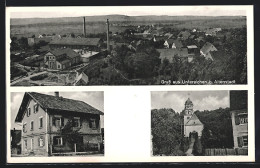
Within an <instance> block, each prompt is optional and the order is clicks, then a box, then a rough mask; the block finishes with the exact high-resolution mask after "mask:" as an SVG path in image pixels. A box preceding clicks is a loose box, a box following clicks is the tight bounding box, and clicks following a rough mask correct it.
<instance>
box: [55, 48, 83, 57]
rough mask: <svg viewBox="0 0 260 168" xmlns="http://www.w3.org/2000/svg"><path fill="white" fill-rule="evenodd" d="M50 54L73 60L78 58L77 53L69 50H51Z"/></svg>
mask: <svg viewBox="0 0 260 168" xmlns="http://www.w3.org/2000/svg"><path fill="white" fill-rule="evenodd" d="M50 52H51V53H52V54H53V55H55V56H59V55H64V54H66V55H67V56H68V57H69V58H75V57H78V56H80V55H79V54H78V53H76V52H75V51H74V50H72V49H71V48H57V49H54V50H51V51H50Z"/></svg>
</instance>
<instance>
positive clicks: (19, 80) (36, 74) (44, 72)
mask: <svg viewBox="0 0 260 168" xmlns="http://www.w3.org/2000/svg"><path fill="white" fill-rule="evenodd" d="M46 73H48V72H47V71H43V72H39V73H35V74H33V75H29V76H26V77H24V78H19V79H17V80H15V81H13V82H11V85H14V84H16V83H18V82H21V81H23V80H30V78H31V77H34V76H38V75H42V74H46Z"/></svg>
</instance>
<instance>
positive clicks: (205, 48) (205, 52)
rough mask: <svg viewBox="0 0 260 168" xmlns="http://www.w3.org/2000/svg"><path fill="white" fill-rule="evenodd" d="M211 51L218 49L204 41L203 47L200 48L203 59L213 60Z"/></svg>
mask: <svg viewBox="0 0 260 168" xmlns="http://www.w3.org/2000/svg"><path fill="white" fill-rule="evenodd" d="M212 51H218V50H217V48H216V47H215V46H214V45H213V44H211V43H209V42H206V43H205V44H204V45H203V47H202V48H201V49H200V54H201V55H202V56H204V57H205V59H208V60H213V58H212V56H211V53H210V52H212Z"/></svg>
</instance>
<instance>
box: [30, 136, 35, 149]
mask: <svg viewBox="0 0 260 168" xmlns="http://www.w3.org/2000/svg"><path fill="white" fill-rule="evenodd" d="M33 147H34V139H33V138H32V139H31V149H33Z"/></svg>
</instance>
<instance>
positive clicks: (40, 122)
mask: <svg viewBox="0 0 260 168" xmlns="http://www.w3.org/2000/svg"><path fill="white" fill-rule="evenodd" d="M42 127H43V118H42V117H40V118H39V128H42Z"/></svg>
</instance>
